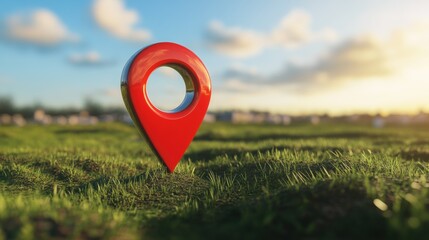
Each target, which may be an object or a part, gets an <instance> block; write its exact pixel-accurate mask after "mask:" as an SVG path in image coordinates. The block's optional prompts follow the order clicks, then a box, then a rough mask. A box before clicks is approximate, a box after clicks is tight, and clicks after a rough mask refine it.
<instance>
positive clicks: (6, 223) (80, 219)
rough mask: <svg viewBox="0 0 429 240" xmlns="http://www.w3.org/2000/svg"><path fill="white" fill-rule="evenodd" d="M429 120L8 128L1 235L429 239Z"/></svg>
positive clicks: (0, 150) (0, 162)
mask: <svg viewBox="0 0 429 240" xmlns="http://www.w3.org/2000/svg"><path fill="white" fill-rule="evenodd" d="M428 178H429V128H427V127H419V128H418V127H414V128H406V127H387V128H384V129H372V128H370V127H365V126H351V125H319V126H304V125H303V126H298V125H296V126H293V125H292V126H287V127H285V126H264V125H230V124H220V123H217V124H205V125H203V126H202V128H201V129H200V131H199V132H198V134H197V136H196V138H195V139H194V141H193V142H192V144H191V146H190V147H189V149H188V151H187V153H186V155H185V156H184V158H183V159H182V161H181V162H180V163H179V165H178V167H177V169H176V171H175V172H174V173H173V174H169V173H167V172H166V170H165V168H164V167H163V166H162V165H161V164H160V163H158V161H157V160H156V159H155V158H154V156H153V155H152V154H151V153H150V152H149V150H148V147H147V146H146V145H145V144H144V142H143V141H142V139H141V138H140V137H139V136H138V134H137V131H136V129H135V128H134V127H132V126H127V125H123V124H106V125H103V124H100V125H96V126H78V127H71V126H67V127H62V126H61V127H60V126H47V127H41V126H27V127H23V128H17V127H5V126H0V239H31V238H36V239H58V238H73V239H99V238H110V239H141V238H144V239H231V238H232V239H238V238H240V239H241V238H243V239H271V238H273V239H286V238H291V239H297V238H299V239H302V238H304V239H429V179H428Z"/></svg>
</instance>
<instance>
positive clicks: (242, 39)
mask: <svg viewBox="0 0 429 240" xmlns="http://www.w3.org/2000/svg"><path fill="white" fill-rule="evenodd" d="M207 39H208V40H209V46H210V47H212V48H213V49H214V50H216V51H218V52H220V53H223V54H226V55H230V56H234V57H247V56H251V55H254V54H257V53H259V52H260V51H261V49H262V48H263V47H264V45H265V42H266V41H265V39H264V37H263V36H262V35H261V34H259V33H257V32H254V31H249V30H244V29H240V28H226V27H225V26H223V25H222V23H221V22H218V21H213V22H211V23H210V26H209V29H208V32H207Z"/></svg>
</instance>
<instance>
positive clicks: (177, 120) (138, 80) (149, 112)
mask: <svg viewBox="0 0 429 240" xmlns="http://www.w3.org/2000/svg"><path fill="white" fill-rule="evenodd" d="M162 66H168V67H171V68H173V69H175V70H176V71H177V72H179V73H180V75H181V76H182V78H183V79H184V81H185V85H186V95H185V99H184V100H183V102H182V103H181V104H180V105H179V106H178V107H177V108H175V109H173V110H170V111H162V110H160V109H158V108H156V107H155V106H154V105H153V104H152V103H151V102H150V100H149V97H148V94H147V89H146V88H147V82H148V78H149V76H150V74H151V73H152V72H153V71H154V70H155V69H156V68H158V67H162ZM211 88H212V87H211V81H210V76H209V73H208V72H207V69H206V68H205V66H204V64H203V62H202V61H201V60H200V59H199V58H198V57H197V55H195V54H194V53H193V52H191V51H190V50H189V49H187V48H185V47H183V46H180V45H178V44H175V43H168V42H163V43H156V44H153V45H151V46H149V47H146V48H144V49H142V50H140V51H139V52H137V53H136V54H135V55H134V56H133V57H131V59H130V60H129V61H128V63H127V65H126V66H125V68H124V71H123V73H122V79H121V91H122V97H123V99H124V102H125V105H126V106H127V110H128V112H129V113H130V115H131V118H132V119H133V121H134V124H135V125H136V126H137V128H138V129H139V131H140V133H141V135H142V136H143V137H144V138H146V140H147V141H148V143H149V146H150V147H151V148H152V150H153V151H154V153H155V154H156V155H157V157H158V158H159V159H160V160H162V161H161V162H163V163H164V164H165V165H166V166H167V168H168V170H169V171H170V172H173V171H174V169H175V168H176V166H177V164H178V163H179V161H180V159H181V158H182V156H183V154H184V153H185V151H186V149H187V148H188V146H189V144H190V143H191V142H192V139H193V138H194V136H195V134H196V133H197V130H198V128H199V126H200V125H201V122H202V121H203V118H204V115H205V114H206V112H207V108H208V106H209V102H210V96H211Z"/></svg>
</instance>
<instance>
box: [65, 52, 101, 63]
mask: <svg viewBox="0 0 429 240" xmlns="http://www.w3.org/2000/svg"><path fill="white" fill-rule="evenodd" d="M68 61H69V62H70V63H72V64H74V65H85V66H88V65H104V64H107V63H108V61H106V60H104V59H102V58H101V56H100V54H99V53H98V52H95V51H90V52H87V53H75V54H72V55H70V56H69V58H68Z"/></svg>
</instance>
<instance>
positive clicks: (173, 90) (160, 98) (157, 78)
mask: <svg viewBox="0 0 429 240" xmlns="http://www.w3.org/2000/svg"><path fill="white" fill-rule="evenodd" d="M194 90H195V89H194V84H193V82H192V77H191V76H190V74H189V73H188V71H186V69H184V68H183V67H181V66H179V65H173V64H172V65H165V66H161V67H158V68H157V69H155V70H154V71H153V72H152V73H151V75H150V76H149V78H148V81H147V86H146V89H145V91H146V93H147V96H148V98H149V101H150V102H151V103H152V105H153V106H155V107H156V108H157V109H158V110H160V111H162V112H167V113H176V112H180V111H183V110H184V109H186V108H187V107H188V106H189V104H190V103H191V102H192V100H193V98H194Z"/></svg>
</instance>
